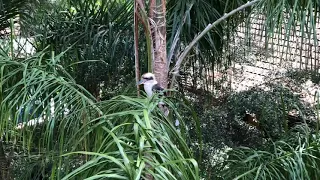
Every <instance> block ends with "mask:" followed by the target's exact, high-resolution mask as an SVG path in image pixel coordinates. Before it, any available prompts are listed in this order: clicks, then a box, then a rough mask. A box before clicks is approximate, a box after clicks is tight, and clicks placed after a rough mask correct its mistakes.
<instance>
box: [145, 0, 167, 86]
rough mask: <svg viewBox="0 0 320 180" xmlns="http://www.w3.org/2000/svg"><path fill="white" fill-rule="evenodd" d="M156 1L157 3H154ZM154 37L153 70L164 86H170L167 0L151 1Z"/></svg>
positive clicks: (150, 14)
mask: <svg viewBox="0 0 320 180" xmlns="http://www.w3.org/2000/svg"><path fill="white" fill-rule="evenodd" d="M154 2H155V3H154ZM149 16H150V18H151V28H152V38H153V46H154V60H153V72H154V74H155V76H156V77H157V80H158V82H159V84H160V85H161V86H162V87H163V88H167V86H168V66H167V48H166V44H167V41H166V1H165V0H153V1H151V2H150V12H149Z"/></svg>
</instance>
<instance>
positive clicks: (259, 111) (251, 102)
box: [226, 86, 307, 139]
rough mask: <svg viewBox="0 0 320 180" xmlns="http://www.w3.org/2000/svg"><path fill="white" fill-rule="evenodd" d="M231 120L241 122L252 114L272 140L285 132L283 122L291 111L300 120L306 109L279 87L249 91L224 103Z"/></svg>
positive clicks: (293, 96)
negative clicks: (295, 112) (297, 112)
mask: <svg viewBox="0 0 320 180" xmlns="http://www.w3.org/2000/svg"><path fill="white" fill-rule="evenodd" d="M226 107H227V108H228V112H229V115H230V118H231V119H234V120H236V121H237V120H238V121H239V120H240V121H241V120H242V118H243V117H244V115H245V114H246V112H247V113H254V114H255V116H256V118H257V120H258V121H259V124H260V127H261V128H262V129H263V130H264V131H265V132H266V133H267V134H266V136H268V137H272V138H273V139H277V138H279V137H280V136H281V135H282V134H283V133H284V132H285V125H284V124H285V123H286V122H285V121H286V119H287V114H288V112H289V111H291V110H298V111H299V114H300V118H302V116H303V115H305V114H307V109H306V108H305V106H304V105H303V104H302V103H301V102H300V100H299V97H298V96H297V95H294V94H293V93H292V92H290V91H289V90H288V89H286V88H282V87H281V86H278V87H274V88H273V89H272V90H271V91H264V90H262V89H255V90H249V91H246V92H240V93H236V94H233V95H231V96H230V97H229V98H228V101H227V103H226Z"/></svg>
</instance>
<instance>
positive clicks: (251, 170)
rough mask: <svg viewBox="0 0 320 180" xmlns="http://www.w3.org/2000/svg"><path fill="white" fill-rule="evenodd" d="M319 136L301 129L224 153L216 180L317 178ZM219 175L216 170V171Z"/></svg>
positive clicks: (319, 149)
mask: <svg viewBox="0 0 320 180" xmlns="http://www.w3.org/2000/svg"><path fill="white" fill-rule="evenodd" d="M319 152H320V142H319V135H318V134H314V133H310V131H309V130H308V129H307V128H305V127H300V128H298V129H295V131H293V132H291V134H290V135H288V138H286V139H283V140H280V141H277V142H275V143H272V144H269V145H267V146H264V147H262V148H259V149H250V148H237V149H235V150H233V151H230V152H229V153H228V156H229V157H228V160H227V161H225V164H224V166H223V168H224V169H223V170H221V171H220V172H221V173H219V175H218V177H219V179H319V165H320V159H319ZM217 172H219V171H217Z"/></svg>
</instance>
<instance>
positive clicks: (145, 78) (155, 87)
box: [138, 72, 164, 97]
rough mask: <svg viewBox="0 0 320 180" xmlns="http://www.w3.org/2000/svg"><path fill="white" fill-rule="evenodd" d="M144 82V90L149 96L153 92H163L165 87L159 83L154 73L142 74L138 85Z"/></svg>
mask: <svg viewBox="0 0 320 180" xmlns="http://www.w3.org/2000/svg"><path fill="white" fill-rule="evenodd" d="M141 84H143V87H144V91H145V92H146V93H147V96H148V97H151V96H152V95H153V92H162V91H163V90H164V89H163V88H162V87H161V86H160V85H159V84H158V82H157V80H156V77H155V75H154V74H152V73H149V72H148V73H145V74H143V75H142V76H141V80H140V81H139V82H138V85H141Z"/></svg>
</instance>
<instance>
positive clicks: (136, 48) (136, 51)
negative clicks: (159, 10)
mask: <svg viewBox="0 0 320 180" xmlns="http://www.w3.org/2000/svg"><path fill="white" fill-rule="evenodd" d="M137 11H138V7H137V3H136V2H134V61H135V63H134V65H135V71H136V82H138V81H139V80H140V65H139V25H138V13H137ZM137 95H138V96H140V87H139V85H138V84H137Z"/></svg>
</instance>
